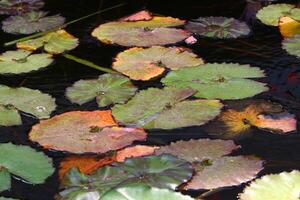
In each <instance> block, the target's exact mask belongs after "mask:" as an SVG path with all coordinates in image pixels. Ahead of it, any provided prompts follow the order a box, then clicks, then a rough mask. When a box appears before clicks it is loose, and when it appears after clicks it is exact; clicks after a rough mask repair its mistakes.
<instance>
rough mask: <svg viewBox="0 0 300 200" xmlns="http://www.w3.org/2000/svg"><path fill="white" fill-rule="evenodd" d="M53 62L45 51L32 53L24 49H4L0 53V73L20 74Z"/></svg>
mask: <svg viewBox="0 0 300 200" xmlns="http://www.w3.org/2000/svg"><path fill="white" fill-rule="evenodd" d="M52 62H53V59H52V56H51V55H50V54H46V53H40V54H32V53H31V52H30V51H26V50H16V51H6V52H5V53H3V54H1V55H0V74H21V73H27V72H31V71H36V70H39V69H41V68H45V67H47V66H48V65H50V64H51V63H52Z"/></svg>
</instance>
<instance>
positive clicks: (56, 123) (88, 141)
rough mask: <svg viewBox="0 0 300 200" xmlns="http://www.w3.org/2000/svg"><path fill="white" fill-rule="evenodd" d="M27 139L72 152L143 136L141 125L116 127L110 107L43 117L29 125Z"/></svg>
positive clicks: (110, 146)
mask: <svg viewBox="0 0 300 200" xmlns="http://www.w3.org/2000/svg"><path fill="white" fill-rule="evenodd" d="M29 137H30V140H32V141H35V142H38V143H39V144H40V145H42V146H44V147H45V148H49V149H54V150H58V151H68V152H72V153H87V152H94V153H105V152H108V151H111V150H117V149H121V148H123V147H125V146H128V145H130V144H131V143H132V142H134V141H135V140H145V139H146V137H147V134H146V132H145V131H144V130H143V129H137V128H122V127H116V124H115V122H114V120H113V118H112V116H111V111H110V110H105V111H73V112H67V113H64V114H61V115H57V116H55V117H53V118H51V119H49V120H43V121H41V122H40V124H37V125H35V126H33V127H32V130H31V132H30V133H29Z"/></svg>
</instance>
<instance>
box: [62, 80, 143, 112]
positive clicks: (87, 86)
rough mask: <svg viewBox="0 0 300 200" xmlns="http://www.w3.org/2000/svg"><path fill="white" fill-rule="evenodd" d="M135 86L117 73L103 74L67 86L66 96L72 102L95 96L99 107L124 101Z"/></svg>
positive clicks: (132, 93)
mask: <svg viewBox="0 0 300 200" xmlns="http://www.w3.org/2000/svg"><path fill="white" fill-rule="evenodd" d="M136 91H137V88H136V87H135V86H134V85H133V84H132V83H131V82H130V80H129V79H128V78H127V77H124V76H121V75H117V74H104V75H101V76H99V78H98V79H93V80H80V81H77V82H76V83H74V85H73V86H72V87H69V88H67V91H66V96H67V97H68V99H69V100H70V101H71V102H73V103H78V104H80V105H81V104H84V103H86V102H89V101H91V100H93V99H95V98H96V101H97V103H98V105H99V106H100V107H103V106H108V105H111V104H116V103H125V102H126V101H127V100H128V99H129V98H131V97H132V96H133V95H134V94H135V92H136Z"/></svg>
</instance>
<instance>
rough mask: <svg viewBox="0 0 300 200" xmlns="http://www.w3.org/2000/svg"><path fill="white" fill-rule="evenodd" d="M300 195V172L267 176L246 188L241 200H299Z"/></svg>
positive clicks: (240, 197)
mask: <svg viewBox="0 0 300 200" xmlns="http://www.w3.org/2000/svg"><path fill="white" fill-rule="evenodd" d="M299 193H300V172H299V171H297V170H294V171H292V172H282V173H280V174H271V175H265V176H263V177H261V178H259V179H257V180H255V181H253V182H251V184H250V185H249V186H247V187H246V188H245V190H244V191H243V193H241V194H240V195H239V199H240V200H283V199H285V200H298V199H299Z"/></svg>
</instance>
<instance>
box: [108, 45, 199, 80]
mask: <svg viewBox="0 0 300 200" xmlns="http://www.w3.org/2000/svg"><path fill="white" fill-rule="evenodd" d="M201 64H203V60H202V59H201V58H199V57H198V56H197V55H196V54H194V53H191V52H189V51H188V50H186V49H183V48H178V47H169V48H166V47H161V46H154V47H150V48H147V49H143V48H131V49H128V50H125V51H123V52H121V53H119V54H118V56H117V57H116V61H115V62H114V63H113V68H114V69H115V70H117V71H119V72H121V73H122V74H124V75H126V76H129V77H130V78H131V79H133V80H149V79H151V78H154V77H156V76H159V75H161V74H162V73H163V72H164V71H165V68H168V69H171V70H177V69H180V68H182V67H186V66H198V65H201Z"/></svg>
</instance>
